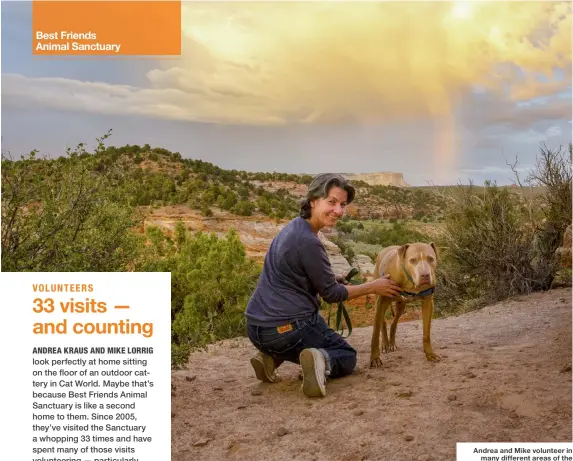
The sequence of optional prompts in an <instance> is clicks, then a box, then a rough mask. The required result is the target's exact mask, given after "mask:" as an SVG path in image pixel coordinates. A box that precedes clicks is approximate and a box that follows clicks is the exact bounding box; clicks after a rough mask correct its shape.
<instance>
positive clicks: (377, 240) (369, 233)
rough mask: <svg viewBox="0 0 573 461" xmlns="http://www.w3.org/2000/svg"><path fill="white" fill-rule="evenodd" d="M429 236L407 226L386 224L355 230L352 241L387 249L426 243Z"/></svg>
mask: <svg viewBox="0 0 573 461" xmlns="http://www.w3.org/2000/svg"><path fill="white" fill-rule="evenodd" d="M427 238H428V237H427V236H426V235H425V234H423V233H422V232H419V231H417V230H414V229H411V228H410V227H408V226H407V225H405V224H402V223H399V222H393V223H392V226H391V227H389V228H388V227H386V226H385V225H384V224H379V225H373V226H369V227H368V228H367V229H360V228H355V229H354V230H353V231H352V240H354V241H356V242H364V243H369V244H371V245H378V246H380V247H386V246H390V245H404V244H405V243H410V242H418V241H426V240H427Z"/></svg>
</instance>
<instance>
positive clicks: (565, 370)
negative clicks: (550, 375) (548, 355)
mask: <svg viewBox="0 0 573 461" xmlns="http://www.w3.org/2000/svg"><path fill="white" fill-rule="evenodd" d="M568 371H571V364H569V365H565V366H564V367H563V368H562V369H561V371H560V372H559V373H567V372H568Z"/></svg>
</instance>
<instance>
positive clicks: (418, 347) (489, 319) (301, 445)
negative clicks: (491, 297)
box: [171, 288, 572, 461]
mask: <svg viewBox="0 0 573 461" xmlns="http://www.w3.org/2000/svg"><path fill="white" fill-rule="evenodd" d="M571 307H572V304H571V289H570V288H566V289H555V290H552V291H550V292H546V293H537V294H534V295H531V296H523V297H519V298H514V299H512V300H510V301H509V302H504V303H498V304H495V305H492V306H489V307H486V308H483V309H481V310H479V311H475V312H471V313H469V314H464V315H461V316H458V317H449V318H442V319H435V320H433V323H432V326H433V328H432V338H433V344H434V349H435V351H436V352H437V353H438V354H440V356H441V358H442V360H441V361H440V362H437V363H430V362H427V361H426V359H425V357H424V355H423V353H422V323H421V322H422V321H421V319H414V320H411V321H408V322H403V323H401V324H400V325H399V327H398V333H397V344H398V347H399V350H398V351H396V352H393V353H391V354H388V355H383V357H382V359H383V362H384V363H383V367H382V368H379V369H370V368H369V366H368V364H369V343H370V335H371V331H372V328H371V327H365V328H356V329H354V331H353V333H352V335H351V336H350V338H349V342H350V343H351V344H352V345H353V346H354V347H355V348H356V349H357V351H358V367H357V370H356V372H355V373H354V374H353V375H351V376H348V377H346V378H342V379H338V380H332V381H329V382H328V386H327V391H328V394H327V396H326V397H325V398H323V399H308V398H306V397H305V396H304V395H303V394H302V392H301V390H300V384H301V381H299V379H298V374H299V367H298V366H297V365H295V364H284V365H283V366H281V368H280V369H279V371H280V374H281V376H282V378H283V380H282V381H281V382H280V383H277V384H265V383H260V382H258V381H257V379H256V378H255V375H254V372H253V371H252V369H251V367H250V364H249V357H250V356H251V354H252V353H253V352H254V348H253V347H252V346H251V345H250V343H249V342H248V340H246V339H245V338H240V339H237V340H231V341H225V342H222V343H218V344H216V345H213V346H211V347H209V349H208V351H206V352H198V353H194V354H192V355H191V357H190V359H189V362H188V366H187V369H186V370H180V371H177V372H174V373H173V377H172V382H173V385H174V388H175V390H174V393H173V397H172V458H171V459H172V460H173V461H219V460H249V461H257V460H261V461H263V460H264V461H282V460H285V461H286V460H289V461H290V460H301V461H303V460H304V461H306V460H308V461H311V460H315V461H323V460H324V461H327V460H328V461H330V460H337V461H354V460H356V461H364V460H370V461H374V460H379V461H382V460H383V461H398V460H400V461H401V460H406V461H409V460H420V461H422V460H425V461H430V460H432V461H437V460H440V461H441V460H455V459H456V442H571V441H572V432H571V422H572V418H571V392H572V387H571V310H572V309H571Z"/></svg>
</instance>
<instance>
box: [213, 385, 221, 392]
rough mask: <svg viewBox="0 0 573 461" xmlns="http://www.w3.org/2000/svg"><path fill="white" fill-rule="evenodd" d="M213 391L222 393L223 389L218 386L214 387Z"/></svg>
mask: <svg viewBox="0 0 573 461" xmlns="http://www.w3.org/2000/svg"><path fill="white" fill-rule="evenodd" d="M213 390H214V391H222V390H223V388H222V387H220V386H215V387H214V388H213Z"/></svg>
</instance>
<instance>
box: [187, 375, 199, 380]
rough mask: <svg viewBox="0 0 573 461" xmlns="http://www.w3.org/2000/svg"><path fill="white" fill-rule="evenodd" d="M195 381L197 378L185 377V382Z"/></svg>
mask: <svg viewBox="0 0 573 461" xmlns="http://www.w3.org/2000/svg"><path fill="white" fill-rule="evenodd" d="M195 379H197V376H185V381H195Z"/></svg>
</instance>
